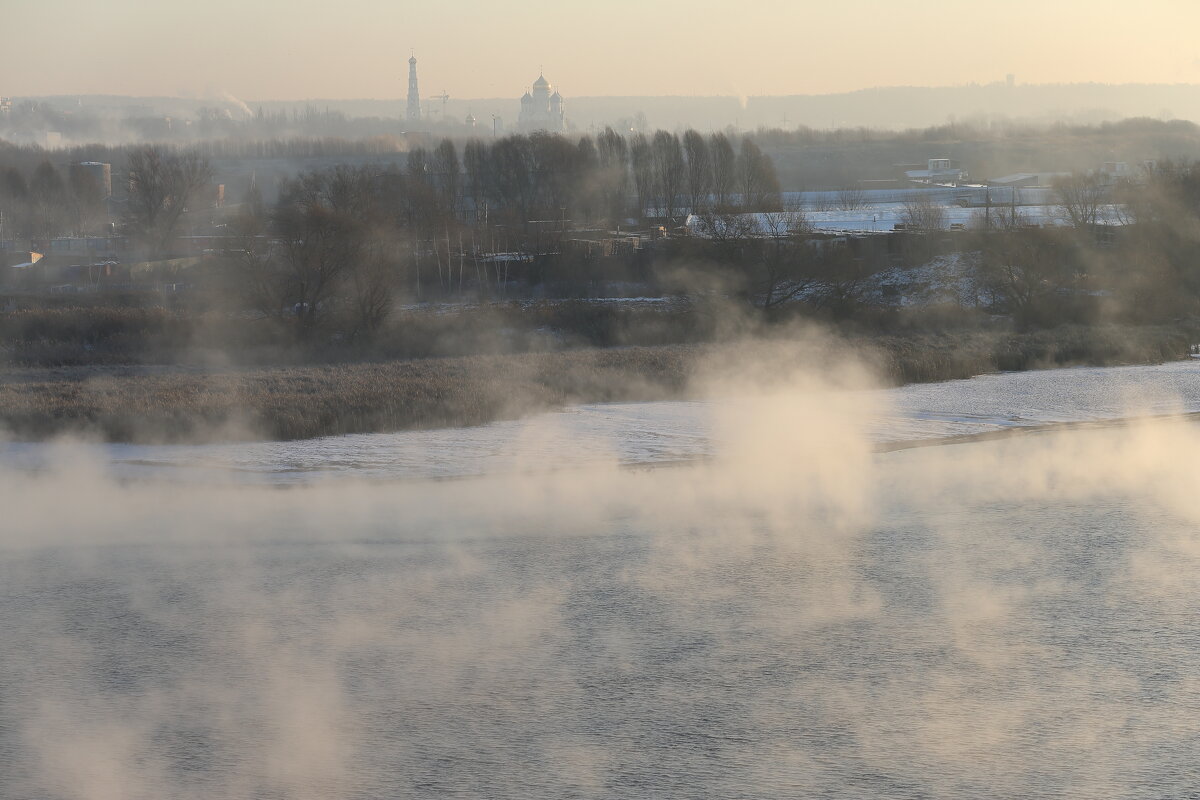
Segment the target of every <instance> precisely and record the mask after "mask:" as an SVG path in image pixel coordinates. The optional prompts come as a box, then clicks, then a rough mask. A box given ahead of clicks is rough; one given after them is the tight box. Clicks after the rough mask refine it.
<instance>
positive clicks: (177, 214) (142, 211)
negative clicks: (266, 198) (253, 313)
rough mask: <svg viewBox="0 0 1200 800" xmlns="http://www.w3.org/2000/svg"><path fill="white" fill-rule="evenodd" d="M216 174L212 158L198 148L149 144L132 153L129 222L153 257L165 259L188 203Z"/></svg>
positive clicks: (133, 232)
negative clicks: (172, 149) (176, 149)
mask: <svg viewBox="0 0 1200 800" xmlns="http://www.w3.org/2000/svg"><path fill="white" fill-rule="evenodd" d="M212 174H213V172H212V167H210V166H209V164H208V160H207V159H205V158H203V157H202V156H200V154H199V153H197V152H195V151H186V152H181V153H172V152H169V151H166V150H164V149H162V148H160V147H155V146H146V147H139V148H137V149H135V150H133V151H132V152H130V154H129V205H128V214H127V218H126V221H127V223H128V225H129V228H130V231H131V233H132V234H133V236H134V238H135V239H136V240H137V241H139V242H140V243H141V244H142V246H143V247H144V248H145V251H146V254H147V255H148V256H149V257H150V258H152V259H153V258H161V257H162V256H163V255H164V254H165V253H166V252H167V251H168V250H169V249H170V246H171V242H172V240H173V239H174V237H175V235H176V233H177V232H178V230H179V223H180V219H181V218H182V216H183V214H184V212H185V211H186V210H187V208H188V204H189V203H190V202H191V201H192V200H193V199H194V198H195V197H196V196H197V194H198V193H199V191H200V190H201V189H202V188H203V187H204V186H205V185H206V184H207V183H208V182H209V181H210V180H211V179H212Z"/></svg>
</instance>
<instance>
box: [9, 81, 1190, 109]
mask: <svg viewBox="0 0 1200 800" xmlns="http://www.w3.org/2000/svg"><path fill="white" fill-rule="evenodd" d="M992 87H999V88H1011V89H1014V90H1016V89H1045V88H1072V87H1105V88H1112V89H1132V88H1152V87H1153V88H1196V89H1200V80H1192V81H1174V82H1172V81H1127V82H1106V81H1061V82H1045V83H1035V82H1020V81H1017V82H1014V83H1013V84H1012V85H1011V86H1007V84H1006V81H1004V80H998V81H988V82H979V81H974V82H970V83H954V84H951V83H947V84H931V85H918V84H901V83H897V84H881V85H877V86H864V87H861V88H858V89H846V90H841V91H829V92H792V93H778V94H719V93H718V94H703V93H689V94H580V95H567V97H568V99H575V100H608V99H613V100H622V99H631V98H636V99H654V98H672V99H676V98H678V99H697V100H705V99H711V100H739V99H753V98H792V97H797V98H799V97H839V96H844V95H853V94H862V93H867V92H883V91H898V90H906V91H907V90H930V91H938V90H955V89H984V88H992ZM3 96H5V97H8V98H9V99H11V100H13V101H20V100H43V99H45V100H50V99H67V98H85V97H97V98H104V97H108V98H119V99H132V100H187V101H192V102H205V101H211V102H237V101H240V102H243V103H246V104H253V103H304V102H330V103H360V102H380V103H394V102H401V103H402V102H404V101H405V99H406V97H405V95H404V94H396V95H393V96H366V95H362V96H353V97H352V96H346V97H333V96H323V95H311V96H304V97H245V98H240V97H237V96H235V95H232V94H229V93H222V94H220V95H205V94H198V93H194V92H187V93H180V94H125V93H120V92H62V93H40V94H24V95H23V94H11V95H3ZM519 96H520V95H519V93H518V94H516V95H495V96H479V97H452V98H451V100H452V101H453V102H455V103H469V102H476V101H478V102H511V101H514V100H515V99H517V98H518V97H519ZM421 97H422V100H423V101H429V100H432V99H436V98H437V97H438V95H436V94H425V93H422V95H421Z"/></svg>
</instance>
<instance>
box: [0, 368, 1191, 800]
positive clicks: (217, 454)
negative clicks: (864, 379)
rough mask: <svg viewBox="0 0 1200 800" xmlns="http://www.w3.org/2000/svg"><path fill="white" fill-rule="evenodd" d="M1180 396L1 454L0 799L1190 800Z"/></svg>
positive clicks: (1063, 390)
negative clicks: (963, 438)
mask: <svg viewBox="0 0 1200 800" xmlns="http://www.w3.org/2000/svg"><path fill="white" fill-rule="evenodd" d="M1197 369H1198V365H1196V364H1195V363H1192V362H1184V363H1177V364H1168V365H1163V366H1160V367H1130V368H1118V369H1106V370H1100V369H1074V370H1055V371H1048V372H1042V373H1020V374H1005V375H994V376H985V377H982V378H976V379H973V380H971V381H959V382H953V383H946V384H930V385H922V386H910V387H903V388H900V389H894V390H883V391H881V390H864V389H857V390H851V389H848V388H846V386H847V385H848V384H852V383H853V381H841V382H834V387H833V388H830V387H826V386H821V385H817V384H815V383H808V384H805V383H803V382H800V384H799V385H797V386H796V387H791V388H789V389H787V390H783V389H780V390H778V391H767V392H763V393H762V394H761V395H755V396H752V397H747V396H738V395H735V396H726V397H724V398H719V399H714V400H712V401H710V402H705V403H671V404H649V405H618V406H591V407H584V408H579V409H573V410H571V411H568V412H564V413H561V414H556V415H547V416H543V417H538V418H534V419H531V420H527V421H517V422H508V423H500V424H496V425H491V426H487V427H482V428H475V429H466V430H450V431H429V432H418V433H406V434H396V435H386V436H378V435H377V436H364V437H343V438H338V439H326V440H314V441H308V442H292V443H279V444H269V445H268V444H250V445H246V444H240V445H229V446H220V447H217V446H214V447H206V448H133V447H112V446H110V447H99V446H79V445H61V446H32V445H22V444H17V443H13V444H9V445H7V446H5V449H4V451H3V462H4V464H5V465H6V466H4V467H3V472H4V474H3V475H2V476H0V477H2V478H3V481H2V482H0V504H2V507H3V508H4V509H5V525H4V528H3V530H4V533H3V536H2V538H0V544H2V545H3V554H4V557H3V559H2V560H0V641H3V642H4V646H3V647H2V648H0V797H48V798H64V799H70V800H74V799H75V798H80V799H86V800H108V799H109V798H159V797H179V798H193V797H194V798H235V797H236V798H245V797H256V798H334V797H338V798H341V797H346V798H368V797H370V798H378V797H413V798H416V797H533V798H561V797H656V798H660V797H665V798H670V797H764V798H765V797H810V796H821V797H838V798H840V797H845V798H857V797H889V798H895V797H946V798H962V797H967V798H971V797H979V798H984V797H989V798H990V797H997V796H1022V797H1067V798H1094V797H1130V798H1140V797H1146V798H1149V797H1181V796H1189V795H1190V794H1194V792H1195V791H1196V787H1197V786H1198V785H1200V769H1198V768H1197V767H1196V764H1197V763H1200V737H1198V736H1197V733H1196V727H1195V719H1196V717H1197V713H1198V712H1200V622H1198V621H1197V620H1200V616H1198V615H1197V614H1196V610H1197V609H1196V600H1195V598H1196V596H1197V589H1198V588H1200V580H1198V575H1200V573H1198V572H1197V569H1198V567H1200V539H1198V538H1197V530H1200V527H1198V525H1200V506H1197V504H1196V502H1195V498H1196V496H1197V491H1196V490H1197V488H1198V487H1197V478H1196V476H1197V475H1200V470H1198V469H1197V468H1198V467H1200V429H1197V427H1196V425H1195V423H1194V422H1192V421H1191V418H1190V417H1187V416H1171V417H1166V418H1160V419H1142V420H1140V421H1139V420H1135V419H1133V418H1135V417H1152V416H1160V417H1165V416H1166V415H1173V414H1179V413H1180V412H1196V411H1200V381H1198V380H1197V372H1196V370H1197ZM1104 419H1109V420H1113V419H1129V420H1130V421H1129V422H1128V423H1127V424H1122V425H1114V426H1111V427H1094V428H1086V429H1081V430H1066V429H1061V428H1059V429H1045V430H1039V431H1037V432H1034V433H1031V434H1030V435H1025V436H1020V437H1008V438H1004V439H1000V440H996V441H975V442H970V443H965V444H947V445H945V446H941V447H923V448H914V449H902V450H895V451H892V452H878V448H879V446H880V445H881V444H886V443H888V442H893V443H894V442H904V441H912V440H930V441H936V440H937V439H939V438H945V437H949V436H959V435H962V434H972V433H986V432H989V431H996V430H1000V429H1005V428H1011V427H1019V426H1025V427H1029V426H1039V425H1044V424H1046V423H1058V422H1071V421H1091V420H1104ZM698 456H704V457H705V458H704V459H702V460H699V461H696V462H695V463H691V464H688V465H685V466H681V467H679V468H673V469H622V468H620V465H621V464H625V465H636V466H647V465H653V464H655V463H662V462H676V461H681V460H682V461H688V460H693V459H696V458H697V457H698ZM31 467H32V469H31ZM231 467H232V469H231ZM444 476H459V477H462V476H473V477H462V479H461V480H453V481H427V480H396V479H397V478H425V477H444ZM164 477H165V478H169V479H166V480H164V479H163V478H164ZM264 484H265V485H264Z"/></svg>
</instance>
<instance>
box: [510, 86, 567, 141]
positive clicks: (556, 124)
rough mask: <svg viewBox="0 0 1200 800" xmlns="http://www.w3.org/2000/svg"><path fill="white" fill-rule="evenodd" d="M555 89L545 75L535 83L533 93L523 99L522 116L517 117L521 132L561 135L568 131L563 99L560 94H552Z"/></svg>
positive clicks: (527, 94) (527, 93)
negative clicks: (542, 132) (543, 132)
mask: <svg viewBox="0 0 1200 800" xmlns="http://www.w3.org/2000/svg"><path fill="white" fill-rule="evenodd" d="M553 88H554V87H552V86H551V85H550V81H548V80H546V76H544V75H539V76H538V79H537V80H536V81H534V82H533V91H532V92H526V93H525V95H524V96H523V97H522V98H521V114H520V116H518V117H517V126H518V127H519V128H520V129H521V130H523V131H550V132H551V133H561V132H562V131H563V130H565V129H566V117H565V116H564V113H563V106H564V102H563V97H562V95H561V94H559V93H558V92H554V93H553V94H551V90H552V89H553Z"/></svg>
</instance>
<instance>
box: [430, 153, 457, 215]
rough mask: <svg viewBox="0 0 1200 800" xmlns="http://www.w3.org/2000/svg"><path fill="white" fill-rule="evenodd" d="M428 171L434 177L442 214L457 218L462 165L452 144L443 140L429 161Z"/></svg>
mask: <svg viewBox="0 0 1200 800" xmlns="http://www.w3.org/2000/svg"><path fill="white" fill-rule="evenodd" d="M430 170H431V172H432V173H433V174H434V176H436V180H437V189H438V196H439V198H440V205H441V207H442V210H443V212H444V213H445V214H446V215H447V216H448V217H454V218H457V216H458V206H459V202H458V201H459V191H460V182H461V175H460V173H461V171H462V165H461V164H459V161H458V151H457V150H456V149H455V147H454V142H452V141H450V140H449V139H443V140H442V142H441V144H439V145H438V146H437V149H436V150H434V151H433V158H432V159H430Z"/></svg>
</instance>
